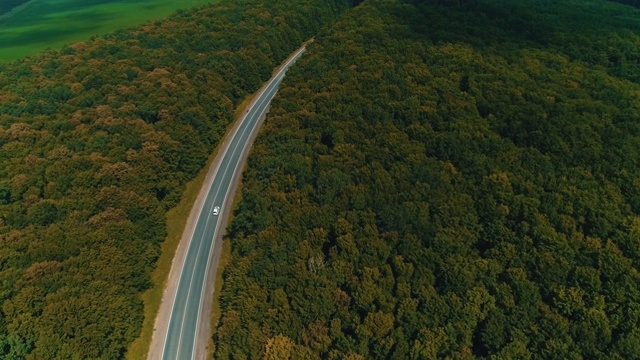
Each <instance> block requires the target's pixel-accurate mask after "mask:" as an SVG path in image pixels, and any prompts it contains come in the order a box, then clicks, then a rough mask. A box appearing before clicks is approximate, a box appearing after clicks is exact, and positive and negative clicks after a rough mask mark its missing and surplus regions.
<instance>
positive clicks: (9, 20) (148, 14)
mask: <svg viewBox="0 0 640 360" xmlns="http://www.w3.org/2000/svg"><path fill="white" fill-rule="evenodd" d="M211 2H212V0H115V1H114V0H32V1H29V2H27V3H25V4H23V5H21V6H19V7H17V8H15V9H13V10H12V11H11V12H9V13H7V14H4V15H2V16H0V61H2V62H6V61H10V60H15V59H18V58H21V57H23V56H27V55H32V54H34V53H36V52H38V51H41V50H44V49H47V48H51V49H57V48H60V47H62V46H63V45H65V44H68V43H71V42H75V41H81V40H87V39H89V38H90V37H91V36H94V35H102V34H106V33H108V32H111V31H114V30H116V29H121V28H126V27H129V26H133V25H138V24H141V23H144V22H146V21H149V20H153V19H158V18H162V17H165V16H167V15H169V14H171V13H172V12H173V11H174V10H176V9H186V8H190V7H193V6H199V5H205V4H208V3H211Z"/></svg>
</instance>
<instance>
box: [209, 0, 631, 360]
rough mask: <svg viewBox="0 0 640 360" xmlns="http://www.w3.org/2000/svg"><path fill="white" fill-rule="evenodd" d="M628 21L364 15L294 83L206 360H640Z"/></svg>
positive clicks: (379, 8)
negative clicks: (212, 354)
mask: <svg viewBox="0 0 640 360" xmlns="http://www.w3.org/2000/svg"><path fill="white" fill-rule="evenodd" d="M639 35H640V12H639V11H638V10H636V9H634V8H631V7H627V6H623V5H620V4H613V3H610V2H607V1H595V0H589V1H582V0H558V1H539V0H517V1H514V0H509V1H507V0H475V1H429V0H426V1H425V0H422V1H419V0H416V1H411V0H409V1H407V0H404V1H400V0H368V1H364V2H363V3H362V4H361V5H360V6H358V7H357V8H355V9H353V10H352V11H350V12H349V13H348V14H346V15H344V16H343V17H342V18H341V19H340V20H339V21H338V22H337V23H336V24H335V25H334V26H333V27H332V28H331V29H330V30H327V31H323V32H322V33H321V34H319V35H318V36H316V41H315V42H314V43H313V44H312V45H311V46H310V47H309V49H308V51H307V52H306V53H305V55H304V56H303V57H302V58H301V59H300V60H299V62H298V63H297V64H296V66H295V67H293V68H292V69H291V70H289V73H288V75H287V78H286V79H285V81H284V83H283V85H282V87H281V89H280V91H279V93H278V95H277V97H276V99H275V100H274V103H273V104H272V107H271V111H270V114H269V116H268V118H267V120H266V122H265V124H264V125H263V128H262V130H261V134H260V135H259V137H258V139H257V140H256V144H255V145H254V148H253V149H252V152H251V155H250V157H249V159H248V168H247V170H246V171H245V173H244V177H243V182H244V184H243V187H242V192H243V195H242V201H241V202H240V203H239V206H238V208H237V209H236V210H235V216H234V218H233V220H232V223H231V224H230V228H229V233H228V238H229V240H230V242H231V245H232V260H231V262H230V264H229V265H228V266H227V267H226V269H225V271H224V286H223V289H222V293H221V294H220V303H221V306H222V313H223V316H222V319H221V322H220V324H219V326H218V327H217V328H216V330H215V334H214V335H213V339H214V342H215V343H216V347H217V353H216V354H215V358H216V359H258V358H264V359H289V358H290V359H320V358H322V359H351V360H355V359H436V358H442V359H445V358H449V359H472V358H486V359H489V358H491V359H532V358H535V359H639V358H640V273H639V272H638V270H639V269H640V216H639V214H640V168H639V167H638V164H640V57H639V54H640V36H639Z"/></svg>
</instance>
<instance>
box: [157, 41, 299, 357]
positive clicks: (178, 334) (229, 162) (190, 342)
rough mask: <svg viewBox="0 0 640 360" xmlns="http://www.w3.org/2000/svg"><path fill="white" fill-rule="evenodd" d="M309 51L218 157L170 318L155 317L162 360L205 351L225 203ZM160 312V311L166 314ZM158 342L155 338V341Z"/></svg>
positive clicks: (168, 297) (262, 98) (170, 297)
mask: <svg viewBox="0 0 640 360" xmlns="http://www.w3.org/2000/svg"><path fill="white" fill-rule="evenodd" d="M304 50H305V47H304V46H303V47H301V48H300V49H298V50H297V51H296V52H295V53H294V54H292V55H291V56H290V57H289V59H287V61H286V62H285V63H284V64H283V65H282V66H281V67H280V69H279V70H278V71H277V72H276V74H275V75H274V76H273V77H272V78H271V79H270V80H269V82H268V83H267V84H266V85H265V86H264V87H263V89H262V90H261V91H260V92H259V93H258V95H257V96H256V99H254V101H253V102H252V103H251V104H250V108H249V110H248V111H247V112H246V113H245V114H244V116H243V117H241V118H240V120H239V121H241V124H240V126H237V127H235V128H234V129H235V130H234V131H233V132H232V133H231V134H230V135H229V137H228V138H227V139H229V138H230V139H231V140H230V141H228V140H225V142H224V145H223V150H222V151H221V152H220V154H219V155H218V159H216V162H215V163H217V166H216V168H215V169H214V171H215V175H214V178H213V181H212V182H211V185H210V187H209V189H208V190H207V195H206V198H205V200H204V202H203V203H202V206H201V208H200V209H199V212H198V214H197V221H196V222H195V224H194V226H193V227H192V228H191V229H185V232H187V231H189V232H190V236H189V237H188V238H187V239H188V243H187V244H184V245H185V246H188V249H187V253H186V256H185V258H184V261H183V262H182V263H181V264H178V263H174V267H176V269H175V270H174V269H172V272H174V271H178V269H179V276H178V278H179V281H178V285H177V288H176V290H175V293H173V292H168V293H166V294H165V298H164V299H163V302H164V301H170V302H171V304H169V305H170V309H171V310H170V312H169V314H168V317H169V320H168V321H164V322H161V321H157V322H156V323H157V324H166V328H158V329H155V330H154V338H155V337H159V336H162V337H163V339H162V340H163V341H161V343H160V344H157V345H155V346H161V349H162V350H161V351H160V356H159V358H160V359H162V360H173V359H179V360H187V359H194V358H195V357H196V354H201V355H204V353H205V351H204V349H205V348H206V340H205V341H202V340H200V341H199V339H208V334H206V336H199V335H200V333H202V331H203V329H207V330H208V326H201V324H200V322H201V318H203V319H206V321H209V316H203V315H208V314H210V311H211V309H206V308H203V304H205V303H206V297H207V296H212V294H208V293H207V292H206V291H205V290H206V289H207V284H208V283H210V282H211V281H213V280H214V279H215V272H213V273H212V271H211V269H212V266H213V267H214V268H215V267H217V265H216V264H212V262H213V261H212V259H213V258H214V255H215V254H214V250H215V249H216V246H214V245H215V244H216V242H217V241H220V239H219V238H220V235H221V233H222V232H221V231H219V229H220V228H221V227H220V226H219V225H220V224H219V223H220V222H221V221H220V219H225V218H226V217H223V215H225V213H226V211H227V209H226V207H225V204H231V203H232V201H231V199H230V196H229V192H230V189H232V188H234V186H233V183H234V180H237V177H238V176H239V171H240V169H241V168H242V165H243V160H244V158H245V157H246V152H247V151H248V149H249V147H250V145H251V142H252V139H253V138H254V135H255V132H256V131H257V129H258V128H259V125H260V123H261V120H262V118H263V116H264V114H265V113H266V111H267V108H268V105H269V103H270V101H271V99H272V98H273V97H274V96H275V93H276V92H277V90H278V86H279V85H280V82H281V81H282V79H283V77H284V75H285V72H286V71H287V69H288V68H289V66H290V65H291V64H292V63H293V62H295V60H297V59H298V58H299V57H300V56H301V55H302V53H303V52H304ZM225 145H226V146H225ZM215 206H219V207H220V212H219V214H218V215H213V214H212V209H213V208H214V207H215ZM212 218H213V220H215V221H213V220H212ZM183 241H184V240H183ZM181 246H182V244H181ZM161 312H162V311H160V312H159V314H158V316H166V314H164V315H163V314H161ZM158 340H159V339H158ZM153 346H154V341H152V347H153ZM158 350H159V349H158ZM152 354H158V351H153V349H151V350H150V352H149V358H150V359H151V358H152V357H153V355H152ZM153 360H156V359H153Z"/></svg>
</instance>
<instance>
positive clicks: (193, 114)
mask: <svg viewBox="0 0 640 360" xmlns="http://www.w3.org/2000/svg"><path fill="white" fill-rule="evenodd" d="M348 7H349V2H348V1H342V0H335V1H327V0H298V1H295V2H294V3H292V2H291V1H281V0H268V1H257V0H249V1H245V0H243V1H235V0H228V1H221V2H219V3H217V4H216V5H212V6H209V7H205V8H200V9H195V10H190V11H181V12H179V13H178V14H176V15H175V16H173V17H171V18H169V19H167V20H166V21H158V22H154V23H150V24H147V25H144V26H141V27H138V28H135V29H128V30H126V31H125V30H123V31H119V32H117V33H114V34H112V35H109V36H106V37H99V38H95V39H94V40H92V41H89V42H84V43H78V44H73V45H71V46H68V47H66V48H65V49H63V50H61V51H59V52H48V53H44V54H41V55H38V56H35V57H32V58H27V59H23V60H20V61H17V62H15V63H13V64H10V65H1V66H0V148H1V150H0V358H2V359H24V358H27V359H121V358H122V357H123V356H124V352H125V350H126V348H127V346H128V344H129V343H130V342H131V341H132V340H133V339H135V338H136V336H138V334H139V333H140V328H141V326H142V317H143V309H142V302H141V300H140V298H139V294H140V293H141V292H142V291H144V290H145V289H147V288H148V287H149V286H150V285H151V284H150V272H151V270H152V269H153V267H154V264H155V261H156V259H157V258H158V255H159V251H160V244H161V242H162V241H163V240H164V238H165V233H166V229H165V213H166V211H167V210H168V209H169V208H170V207H172V206H174V205H175V204H176V203H177V201H178V199H179V197H180V195H181V193H182V191H183V188H184V185H185V183H186V182H187V181H189V180H190V179H192V178H193V177H194V176H195V174H196V173H197V172H198V171H199V170H200V169H201V168H202V166H203V165H204V164H205V161H206V159H207V158H208V156H209V154H210V153H211V152H212V150H213V148H214V147H215V146H216V144H217V143H218V141H219V140H220V138H221V136H222V135H224V133H225V131H226V127H227V125H228V124H229V123H230V121H231V120H232V119H231V117H232V114H233V111H234V109H235V107H236V106H237V105H238V103H239V102H240V101H241V100H243V99H244V98H245V97H246V96H247V95H248V94H250V93H251V92H253V91H255V90H256V89H257V88H258V87H259V86H261V84H262V83H263V82H264V81H265V80H267V79H268V78H269V77H270V75H271V72H272V70H273V68H274V67H275V66H276V65H277V64H279V63H280V62H281V61H282V60H283V59H284V58H286V56H288V55H289V53H290V52H292V51H293V50H295V49H296V48H297V47H299V46H300V45H301V44H302V43H303V42H304V41H305V40H307V39H309V38H310V37H312V36H313V35H314V34H315V33H316V32H317V31H318V30H319V29H320V28H321V27H322V26H324V25H326V24H328V23H329V22H331V21H333V19H334V18H335V17H336V16H337V15H338V14H339V13H340V12H342V11H344V10H346V9H347V8H348Z"/></svg>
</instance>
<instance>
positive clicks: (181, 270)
mask: <svg viewBox="0 0 640 360" xmlns="http://www.w3.org/2000/svg"><path fill="white" fill-rule="evenodd" d="M305 50H306V45H305V46H303V47H302V48H301V49H299V50H298V51H297V52H296V53H295V55H294V56H293V57H291V58H290V59H289V60H288V61H287V62H286V63H285V65H284V66H282V68H281V69H280V70H279V71H278V72H277V73H276V75H274V76H273V77H272V78H271V80H270V81H269V83H268V84H267V85H266V86H264V87H263V88H262V90H261V91H260V93H259V94H258V98H259V97H261V96H262V95H263V94H264V92H265V91H266V90H267V88H268V87H269V86H271V84H272V83H273V82H274V81H276V79H277V78H278V77H279V76H280V74H281V73H282V72H283V71H286V70H287V69H288V68H289V66H290V63H291V62H293V61H295V60H297V59H298V58H299V57H300V55H301V53H302V52H304V51H305ZM255 106H256V103H254V104H253V105H252V106H251V109H253V108H254V107H255ZM265 110H266V108H265ZM248 115H249V113H248V112H247V113H245V114H244V115H243V116H242V120H241V121H242V122H244V121H245V120H246V118H247V116H248ZM260 116H262V114H261V115H260ZM257 123H259V121H257V122H256V124H257ZM241 127H242V126H238V127H237V128H234V129H233V135H232V136H231V134H229V135H230V136H228V138H229V139H231V141H229V143H226V141H225V142H224V143H223V144H224V145H226V147H225V148H224V154H223V155H222V158H221V160H220V162H219V163H218V164H216V169H215V171H214V172H213V174H214V176H213V177H212V182H213V181H215V178H216V177H217V173H218V171H219V170H220V165H221V164H222V160H224V158H225V157H226V155H227V152H228V151H229V147H230V146H231V143H232V142H233V139H234V138H235V137H236V136H237V133H238V131H239V130H240V128H241ZM254 128H255V125H254ZM245 130H246V129H245ZM252 131H253V130H252ZM243 132H244V131H243ZM234 150H235V149H234ZM243 151H244V147H243ZM234 176H235V171H234V175H233V176H232V179H233V177H234ZM228 190H229V188H228V187H227V193H226V194H225V198H226V196H227V195H228ZM209 194H211V193H210V192H209V191H207V194H206V196H205V198H204V199H203V201H202V205H201V206H200V210H199V211H198V216H196V224H197V223H198V221H197V219H199V218H200V214H201V213H202V209H203V208H204V206H205V204H206V200H207V198H208V197H209ZM216 195H217V194H216ZM214 200H215V197H214ZM207 220H208V218H207ZM218 222H219V220H218V221H217V222H216V230H215V231H214V241H215V236H216V234H217V232H218V228H217V225H218ZM195 230H196V226H195V225H194V227H193V231H192V232H191V235H190V237H189V242H188V243H187V249H186V251H185V255H184V259H185V261H183V262H182V266H181V269H180V276H179V277H178V284H177V285H176V291H175V293H174V296H173V306H172V307H171V312H170V314H169V320H168V321H167V326H166V328H167V331H166V333H165V336H164V341H163V342H162V356H161V359H164V358H165V355H166V353H165V351H166V346H167V339H168V337H169V327H170V325H171V321H172V320H173V313H174V310H175V305H176V298H177V297H178V288H179V285H180V279H181V278H182V273H183V272H184V267H185V263H186V259H187V255H188V254H189V249H190V247H191V242H192V240H193V235H194V234H195ZM210 263H211V252H210V253H209V258H208V260H207V267H206V272H205V280H204V281H203V284H205V282H206V274H208V273H209V265H210ZM202 294H204V288H203V292H202ZM202 294H201V299H200V304H199V306H198V320H197V324H196V333H195V336H194V339H197V337H198V330H199V326H200V313H201V306H202ZM185 313H186V308H185ZM183 325H184V321H183ZM180 333H181V334H182V328H181V330H180ZM181 338H182V336H181V337H180V339H179V340H178V341H179V343H180V341H181V340H182V339H181ZM195 344H196V341H194V345H193V347H192V358H193V349H195ZM179 348H180V346H178V349H179ZM178 351H179V350H178Z"/></svg>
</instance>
